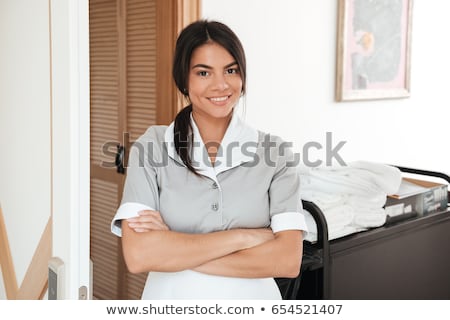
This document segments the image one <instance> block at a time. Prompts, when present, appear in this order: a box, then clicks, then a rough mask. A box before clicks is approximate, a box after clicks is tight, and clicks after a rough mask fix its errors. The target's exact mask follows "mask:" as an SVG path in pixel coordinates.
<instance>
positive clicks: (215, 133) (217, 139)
mask: <svg viewBox="0 0 450 320" xmlns="http://www.w3.org/2000/svg"><path fill="white" fill-rule="evenodd" d="M192 117H193V118H194V121H195V124H196V125H197V128H198V130H199V131H200V136H201V137H202V140H203V142H204V143H205V144H208V143H218V144H220V143H221V142H222V139H223V137H224V136H225V132H226V131H227V128H228V125H229V124H230V121H231V117H232V113H230V114H229V115H228V116H226V117H224V118H213V117H210V116H208V115H202V114H199V113H196V112H195V111H193V112H192Z"/></svg>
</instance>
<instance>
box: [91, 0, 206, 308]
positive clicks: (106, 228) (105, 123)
mask: <svg viewBox="0 0 450 320" xmlns="http://www.w3.org/2000/svg"><path fill="white" fill-rule="evenodd" d="M89 7H90V8H89V9H90V16H89V19H90V68H91V72H90V77H91V259H92V261H93V294H94V297H95V298H97V299H139V298H140V296H141V292H142V288H143V285H144V282H145V278H146V274H140V275H133V274H131V273H129V272H127V270H126V267H125V265H124V263H123V258H122V253H121V247H120V239H119V238H117V237H116V236H114V235H113V234H112V233H111V232H110V222H111V219H112V217H113V216H114V213H115V211H116V210H117V207H118V205H119V202H120V198H121V194H122V188H123V182H124V177H125V176H124V175H123V174H121V173H118V172H117V169H116V167H115V163H114V162H115V153H116V151H117V146H118V145H122V146H125V148H126V149H128V148H129V146H130V143H132V142H133V141H134V140H136V138H137V137H139V136H140V135H141V134H143V133H144V132H145V130H146V129H147V128H148V127H149V126H150V125H154V124H168V123H170V122H171V121H172V119H173V117H174V115H175V114H176V112H177V108H178V105H177V95H176V90H175V88H174V86H173V83H172V81H171V77H170V74H168V73H170V71H168V70H170V65H171V62H172V61H171V59H172V58H171V57H172V54H173V48H174V42H175V39H176V34H177V32H178V30H179V29H180V28H181V27H182V26H184V25H186V24H187V23H189V22H190V21H191V20H194V19H197V18H198V14H199V10H198V8H199V3H198V1H189V0H185V1H180V0H90V4H89ZM157 79H158V81H157ZM158 92H162V93H163V94H161V95H160V96H158V94H157V93H158Z"/></svg>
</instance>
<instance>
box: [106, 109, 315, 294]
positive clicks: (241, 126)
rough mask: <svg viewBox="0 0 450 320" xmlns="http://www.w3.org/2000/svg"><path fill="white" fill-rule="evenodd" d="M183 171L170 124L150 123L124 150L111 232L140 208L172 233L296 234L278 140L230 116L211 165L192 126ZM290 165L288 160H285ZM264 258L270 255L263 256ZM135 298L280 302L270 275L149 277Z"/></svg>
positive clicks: (289, 172) (299, 218)
mask: <svg viewBox="0 0 450 320" xmlns="http://www.w3.org/2000/svg"><path fill="white" fill-rule="evenodd" d="M191 123H192V126H193V131H194V132H193V134H194V148H193V156H192V159H193V164H194V167H195V168H196V169H197V170H198V172H199V173H200V174H201V175H202V176H201V177H198V176H196V175H194V174H193V173H192V172H190V171H189V170H188V169H187V168H186V167H185V165H184V164H183V162H182V161H181V159H180V158H179V157H178V155H177V153H176V151H175V148H174V143H173V134H174V133H173V123H172V124H171V125H170V126H168V127H167V126H152V127H150V128H149V129H148V130H147V132H146V133H145V134H144V135H142V136H141V137H140V138H139V139H138V140H137V141H136V142H135V143H134V144H133V147H132V148H131V150H130V158H129V163H128V168H127V178H126V182H125V188H124V192H123V198H122V202H121V205H120V207H119V209H118V211H117V213H116V215H115V217H114V219H113V221H112V224H111V230H112V232H113V233H115V234H116V235H118V236H121V220H122V219H127V218H131V217H135V216H137V215H138V212H139V211H141V210H158V211H160V212H161V215H162V217H163V219H164V222H165V223H166V224H167V225H168V226H169V228H170V229H171V230H173V231H179V232H185V233H208V232H213V231H218V230H228V229H233V228H262V227H271V228H272V230H273V231H274V232H279V231H283V230H304V231H306V230H307V229H306V224H305V220H304V216H303V213H302V207H301V200H300V196H299V185H300V183H299V178H298V175H297V173H296V168H295V167H293V166H292V160H293V154H292V151H291V150H290V149H289V148H288V147H287V145H286V144H285V143H283V142H282V140H281V139H279V138H278V137H275V136H270V135H266V134H264V133H262V132H259V131H257V130H255V129H253V128H251V127H249V126H248V125H246V124H245V123H244V122H242V120H241V119H240V118H239V117H238V116H237V115H236V114H235V115H233V118H232V120H231V122H230V125H229V127H228V129H227V131H226V133H225V136H224V138H223V140H222V143H221V146H220V149H219V151H218V155H217V157H216V162H215V165H214V166H212V165H211V163H210V161H209V158H208V154H207V150H206V148H205V145H204V143H203V141H202V139H201V136H200V134H199V131H198V128H197V126H196V125H195V122H194V121H193V119H192V117H191ZM290 161H291V163H290ZM268 258H270V257H268ZM142 298H143V299H208V298H209V299H210V298H212V299H280V298H281V297H280V292H279V290H278V287H277V286H276V283H275V281H274V280H273V279H272V278H265V279H244V278H232V277H221V276H213V275H206V274H202V273H199V272H195V271H192V270H185V271H181V272H150V273H149V276H148V278H147V283H146V286H145V289H144V292H143V295H142Z"/></svg>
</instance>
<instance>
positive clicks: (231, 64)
mask: <svg viewBox="0 0 450 320" xmlns="http://www.w3.org/2000/svg"><path fill="white" fill-rule="evenodd" d="M236 64H238V63H237V62H236V61H233V62H231V63H229V64H227V65H226V66H225V67H223V68H224V69H227V68H229V67H232V66H234V65H236ZM195 68H204V69H213V67H211V66H208V65H206V64H203V63H199V64H196V65H195V66H193V67H192V69H195Z"/></svg>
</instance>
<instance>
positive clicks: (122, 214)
mask: <svg viewBox="0 0 450 320" xmlns="http://www.w3.org/2000/svg"><path fill="white" fill-rule="evenodd" d="M142 210H153V211H154V210H155V209H153V208H150V207H149V206H146V205H145V204H142V203H137V202H126V203H124V204H122V205H121V206H120V207H119V209H117V212H116V215H115V216H114V219H113V220H112V222H111V232H112V233H114V234H115V235H116V236H119V237H121V236H122V220H124V219H129V218H133V217H137V216H138V215H139V214H138V212H139V211H142Z"/></svg>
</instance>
